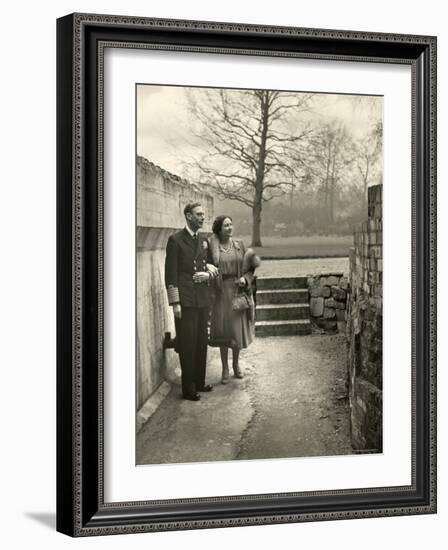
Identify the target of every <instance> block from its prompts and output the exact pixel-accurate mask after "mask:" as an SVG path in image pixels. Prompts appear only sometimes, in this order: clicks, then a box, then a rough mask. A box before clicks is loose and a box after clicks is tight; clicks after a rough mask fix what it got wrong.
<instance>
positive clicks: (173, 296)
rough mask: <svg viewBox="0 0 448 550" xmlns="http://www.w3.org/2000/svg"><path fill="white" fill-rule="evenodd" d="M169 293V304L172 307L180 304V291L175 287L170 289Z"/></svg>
mask: <svg viewBox="0 0 448 550" xmlns="http://www.w3.org/2000/svg"><path fill="white" fill-rule="evenodd" d="M167 293H168V303H169V304H170V305H171V304H176V303H179V302H180V297H179V289H178V288H177V287H175V286H171V287H168V289H167Z"/></svg>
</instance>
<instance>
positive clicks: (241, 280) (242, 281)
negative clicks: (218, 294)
mask: <svg viewBox="0 0 448 550" xmlns="http://www.w3.org/2000/svg"><path fill="white" fill-rule="evenodd" d="M238 286H239V287H240V288H243V287H245V286H246V279H245V278H244V277H240V278H239V279H238Z"/></svg>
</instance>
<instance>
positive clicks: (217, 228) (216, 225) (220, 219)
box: [212, 214, 233, 235]
mask: <svg viewBox="0 0 448 550" xmlns="http://www.w3.org/2000/svg"><path fill="white" fill-rule="evenodd" d="M226 218H229V220H232V216H227V214H221V215H220V216H217V217H216V218H215V221H214V222H213V225H212V231H213V233H214V234H215V235H219V234H220V233H221V229H222V224H223V223H224V220H225V219H226ZM232 221H233V220H232Z"/></svg>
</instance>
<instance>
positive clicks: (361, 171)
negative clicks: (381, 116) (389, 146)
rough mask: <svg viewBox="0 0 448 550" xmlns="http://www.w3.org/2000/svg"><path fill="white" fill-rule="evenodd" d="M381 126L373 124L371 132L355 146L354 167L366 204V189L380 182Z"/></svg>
mask: <svg viewBox="0 0 448 550" xmlns="http://www.w3.org/2000/svg"><path fill="white" fill-rule="evenodd" d="M382 142H383V125H382V123H380V122H378V123H375V124H374V125H373V127H372V129H371V131H370V132H369V133H368V134H367V135H366V136H365V137H364V138H362V139H361V140H360V141H358V142H357V143H356V144H355V148H354V149H355V151H354V152H355V165H356V169H357V172H358V175H359V176H360V177H361V183H362V189H363V197H364V202H365V204H366V203H367V188H368V186H369V184H370V183H372V182H375V181H376V182H380V181H381V180H382V162H381V155H382Z"/></svg>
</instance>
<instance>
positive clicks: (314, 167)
mask: <svg viewBox="0 0 448 550" xmlns="http://www.w3.org/2000/svg"><path fill="white" fill-rule="evenodd" d="M353 159H354V155H353V142H352V139H351V137H350V135H349V134H348V132H347V130H346V128H345V126H344V125H343V124H342V123H340V122H331V123H328V124H323V125H322V126H321V127H320V128H319V129H317V130H316V131H315V132H314V134H313V136H312V138H311V139H310V141H309V149H308V155H307V169H306V171H305V175H304V178H303V183H304V185H306V186H311V187H312V188H314V189H315V190H316V191H318V192H320V193H321V195H322V197H323V202H324V212H325V218H326V220H325V221H326V223H328V224H333V223H334V221H335V205H336V198H337V193H338V191H339V189H340V188H341V186H342V185H343V183H344V182H345V180H346V179H347V178H348V174H349V171H350V168H351V166H352V163H353Z"/></svg>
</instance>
